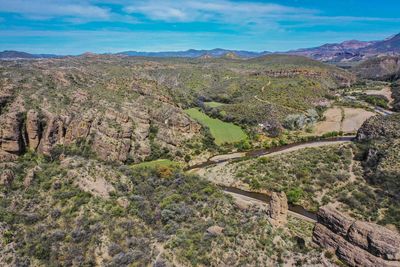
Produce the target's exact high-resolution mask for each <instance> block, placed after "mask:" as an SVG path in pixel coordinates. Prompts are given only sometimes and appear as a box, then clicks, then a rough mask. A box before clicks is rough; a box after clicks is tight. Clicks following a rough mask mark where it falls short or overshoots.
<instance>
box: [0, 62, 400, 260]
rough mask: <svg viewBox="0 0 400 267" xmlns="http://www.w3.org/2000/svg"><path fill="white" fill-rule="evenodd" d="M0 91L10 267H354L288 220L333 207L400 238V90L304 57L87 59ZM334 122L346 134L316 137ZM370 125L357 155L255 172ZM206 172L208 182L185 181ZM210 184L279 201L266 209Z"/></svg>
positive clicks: (289, 162) (45, 67) (2, 69)
mask: <svg viewBox="0 0 400 267" xmlns="http://www.w3.org/2000/svg"><path fill="white" fill-rule="evenodd" d="M358 74H359V73H358ZM383 76H384V75H383ZM383 76H382V77H383ZM382 79H383V78H382ZM390 85H391V87H389V86H390ZM0 89H1V90H0V242H1V250H0V262H1V263H4V264H3V265H4V266H49V265H52V264H54V263H58V264H60V265H63V266H64V265H66V266H71V265H72V266H96V265H100V266H146V265H154V266H257V265H258V266H264V265H267V266H268V265H288V266H293V265H297V266H299V265H302V266H327V265H334V266H335V265H338V266H340V265H341V264H343V263H342V262H345V263H348V264H350V265H353V266H354V265H357V264H358V262H356V263H354V262H355V261H354V260H352V259H353V258H351V257H353V256H352V255H354V253H353V254H351V255H350V254H348V257H347V258H344V257H342V256H343V255H342V254H343V253H340V251H342V250H343V246H345V245H346V246H348V244H347V243H346V242H348V241H349V242H353V241H352V240H348V238H347V232H346V235H345V236H342V237H336V236H332V235H331V234H330V233H329V230H326V229H324V228H323V227H328V228H329V227H330V224H327V223H326V222H325V221H324V222H322V221H321V219H320V218H319V219H318V222H317V226H316V227H315V228H314V231H313V227H314V225H313V223H314V222H315V218H314V217H312V216H311V217H307V216H304V215H301V214H298V213H297V214H296V212H293V211H292V210H290V209H291V208H292V205H293V204H297V205H301V206H302V208H305V209H307V210H309V211H314V212H316V211H317V210H318V209H320V208H321V207H322V206H324V205H325V204H327V203H332V204H333V206H334V208H335V211H332V213H335V212H338V211H340V212H343V213H345V215H343V216H349V215H351V216H352V217H354V218H356V219H357V220H360V221H361V220H362V221H368V222H371V223H372V222H373V223H376V224H379V225H381V226H378V225H374V226H373V227H374V228H379V227H380V228H379V229H391V230H387V231H393V235H394V236H396V234H397V231H398V230H399V229H400V225H399V221H400V219H399V217H398V214H399V206H398V204H397V203H400V202H399V186H398V181H397V180H398V179H397V178H398V177H399V175H400V173H399V168H398V162H400V159H399V158H398V149H399V147H398V141H399V139H400V138H399V135H398V133H399V130H400V119H399V115H398V114H393V115H387V114H389V113H387V112H391V111H389V110H386V109H384V108H387V109H389V108H392V105H393V110H396V105H397V102H398V100H397V94H396V92H397V91H396V90H397V83H393V84H388V83H385V82H376V81H366V80H359V79H358V78H357V76H356V75H354V74H352V73H351V72H349V71H347V70H343V69H339V68H336V67H334V66H331V65H326V64H323V63H320V62H317V61H314V60H311V59H308V58H305V57H301V56H289V55H268V56H264V57H260V58H253V59H248V60H242V59H237V58H236V57H235V56H234V55H232V56H226V57H223V58H218V59H215V58H198V59H187V58H186V59H185V58H139V57H126V56H115V55H94V54H85V55H83V56H79V57H65V58H51V59H31V60H7V61H0ZM372 89H373V90H372ZM390 89H391V90H392V91H391V92H393V94H392V95H393V99H392V98H391V97H390V99H389V98H387V97H386V96H388V90H389V93H390ZM380 93H382V94H385V95H386V96H384V95H383V96H380V95H379V94H380ZM376 94H378V96H376ZM382 97H386V100H384V99H383V98H382ZM389 102H390V103H389ZM392 102H393V103H392ZM378 105H381V106H382V107H381V108H382V110H383V111H382V110H377V109H376V106H378ZM332 110H334V111H337V112H338V114H339V115H340V116H335V117H337V121H335V122H334V123H338V125H339V128H332V129H331V128H329V129H327V128H323V127H322V128H321V127H319V126H320V123H325V122H329V120H330V117H329V116H328V115H329V114H330V112H332ZM379 112H381V114H383V115H379V116H376V117H375V116H374V115H375V114H379ZM335 114H336V113H335ZM336 115H337V114H336ZM371 116H372V117H371ZM368 117H371V118H370V119H368V120H367V121H366V122H365V123H363V121H364V120H366V119H367V118H368ZM362 123H363V125H362V127H361V129H360V130H359V131H358V133H357V138H356V139H357V140H356V142H355V143H351V137H344V138H343V139H341V140H342V141H340V140H339V141H333V142H323V141H321V142H318V143H317V144H316V145H313V143H307V144H300V145H295V144H294V146H293V147H291V148H289V149H285V150H282V151H280V150H279V149H278V150H277V151H276V152H275V153H271V154H267V155H265V156H262V157H259V158H252V159H249V158H246V156H248V155H251V154H252V152H253V153H255V154H257V151H259V150H260V149H262V148H264V149H269V148H272V149H274V148H278V147H280V146H284V145H287V144H293V143H296V142H299V141H307V140H308V141H310V140H315V139H321V138H322V139H324V138H327V137H335V136H340V135H343V134H344V133H346V134H350V135H351V134H355V131H356V130H357V128H358V127H359V126H360V125H361V124H362ZM349 125H350V126H351V127H350V126H349ZM314 127H316V128H317V129H314ZM226 130H229V131H230V133H229V134H224V131H226ZM251 149H258V150H254V151H250V152H249V153H247V154H246V153H245V152H241V151H244V150H251ZM227 152H236V153H234V154H224V153H227ZM255 157H256V156H255ZM208 158H210V160H207V159H208ZM213 160H214V161H213ZM220 161H221V162H220ZM197 163H200V164H199V166H200V167H199V169H197V170H200V171H199V173H200V174H201V176H203V177H199V176H197V175H195V174H191V173H189V172H185V170H187V168H189V166H192V165H195V164H197ZM204 163H206V164H205V165H204V166H205V167H202V164H204ZM208 163H211V164H210V165H207V164H208ZM219 163H221V164H219ZM227 180H228V181H229V183H224V181H227ZM215 184H224V185H229V186H234V187H237V188H242V189H243V188H244V189H246V190H249V191H255V192H258V193H260V194H265V195H268V203H265V201H264V202H263V201H260V200H259V199H254V198H251V197H246V196H244V195H240V194H237V193H234V192H233V193H232V192H229V193H224V192H223V188H222V189H221V188H219V187H217V186H216V185H215ZM250 193H251V192H250ZM264 197H265V196H264ZM288 204H289V205H288ZM288 209H289V210H290V212H289V211H288ZM321 210H323V208H322V209H321ZM336 210H338V211H336ZM320 212H321V211H320ZM314 216H315V214H314ZM320 217H321V216H320ZM343 218H344V217H343ZM354 220H355V219H354ZM328 221H329V220H328ZM343 221H346V219H343ZM352 222H353V221H352ZM354 224H356V222H354ZM322 226H323V227H322ZM369 226H370V225H369V224H368V227H369ZM383 227H386V228H383ZM321 229H322V230H326V231H324V232H323V234H326V235H325V237H324V239H321V238H320V239H318V240H319V241H318V240H317V238H318V236H323V235H321V234H319V235H318V233H321V231H322V230H321ZM368 229H369V228H368ZM319 230H321V231H319ZM347 230H348V229H346V231H347ZM349 231H350V230H349ZM360 231H361V230H360ZM326 236H328V237H332V239H333V240H334V243H335V244H333V245H332V242H333V241H326V240H328V238H326ZM343 238H344V239H345V241H343V240H342V239H343ZM313 239H314V240H313ZM346 240H347V241H346ZM379 240H380V239H379ZM385 240H386V239H385ZM396 240H397V239H396ZM325 241H326V242H325ZM354 242H355V241H354ZM354 242H353V243H352V244H353V245H354V244H356V245H358V243H354ZM357 242H358V241H357ZM360 242H361V241H360ZM396 242H397V241H396ZM326 243H328V244H329V245H330V246H331V247H329V246H328V245H326ZM238 244H240V245H238ZM317 244H319V245H320V246H321V247H322V248H324V249H325V248H334V250H335V251H334V252H335V254H336V256H334V255H333V254H329V253H328V252H323V251H322V250H321V249H320V248H319V247H318V246H317ZM353 245H352V246H353ZM379 248H381V246H379ZM366 250H367V252H365V253H369V254H372V255H373V256H374V257H376V256H377V257H381V256H382V255H383V256H382V257H383V258H384V259H383V260H385V261H386V260H393V259H392V258H393V257H392V256H390V257H392V258H390V259H388V256H387V255H392V254H387V253H386V251H385V252H382V253H381V254H379V255H377V254H376V253H375V252H374V251H370V250H369V249H366ZM353 252H354V251H353ZM356 252H357V251H356ZM385 253H386V254H385ZM394 253H397V252H394ZM369 254H368V255H369ZM346 255H347V254H346ZM362 255H364V254H362ZM366 255H367V254H366ZM396 255H397V254H396ZM368 257H369V256H368ZM368 257H367V256H365V257H364V258H368ZM396 257H397V256H395V260H398V259H397V258H396ZM347 259H350V260H347ZM0 265H1V264H0Z"/></svg>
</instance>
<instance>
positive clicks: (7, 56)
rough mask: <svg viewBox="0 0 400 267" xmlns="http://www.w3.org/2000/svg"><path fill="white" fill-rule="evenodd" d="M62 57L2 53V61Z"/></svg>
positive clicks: (14, 52)
mask: <svg viewBox="0 0 400 267" xmlns="http://www.w3.org/2000/svg"><path fill="white" fill-rule="evenodd" d="M57 57H62V56H59V55H53V54H29V53H25V52H20V51H12V50H5V51H3V52H0V59H18V58H21V59H33V58H57Z"/></svg>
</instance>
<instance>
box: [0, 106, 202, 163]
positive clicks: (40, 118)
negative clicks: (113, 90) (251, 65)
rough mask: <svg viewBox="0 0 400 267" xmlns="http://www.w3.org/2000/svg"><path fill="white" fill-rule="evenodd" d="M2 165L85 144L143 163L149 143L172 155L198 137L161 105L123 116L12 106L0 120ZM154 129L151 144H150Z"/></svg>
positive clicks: (112, 157) (191, 125)
mask: <svg viewBox="0 0 400 267" xmlns="http://www.w3.org/2000/svg"><path fill="white" fill-rule="evenodd" d="M0 125H1V129H0V160H1V161H10V160H14V159H16V157H17V156H18V155H21V154H22V153H24V152H25V151H28V150H30V151H37V152H39V153H42V154H45V155H50V154H51V151H52V149H54V148H55V147H56V146H57V145H72V144H74V143H76V142H77V141H80V142H85V143H87V144H88V145H89V146H90V148H91V149H92V150H93V151H94V152H95V154H96V155H97V156H98V157H99V158H100V159H102V160H107V161H117V162H126V161H127V160H131V161H135V162H138V161H142V160H144V159H145V158H146V157H148V156H150V155H151V153H152V144H151V142H157V143H158V144H159V146H160V147H163V148H165V149H166V150H168V151H171V152H176V151H178V150H179V149H180V146H181V145H182V143H183V142H185V141H186V140H189V139H190V138H193V137H195V136H196V135H197V134H199V132H200V128H201V127H200V125H199V124H197V123H196V122H194V121H193V120H191V119H190V118H188V117H187V116H185V115H184V114H182V113H179V112H178V111H177V108H176V107H174V106H172V105H169V104H165V105H164V106H163V108H162V109H161V111H157V112H156V111H154V110H150V109H148V110H146V109H143V108H142V107H141V106H140V105H138V104H135V103H132V104H130V105H129V109H128V107H127V110H126V112H119V111H116V110H114V109H111V108H109V109H106V110H105V111H99V110H96V109H95V108H93V109H90V110H88V111H86V112H84V113H81V114H80V113H78V112H71V113H66V114H54V113H52V112H49V111H47V110H45V109H37V110H36V109H30V110H28V111H25V109H24V107H23V106H18V107H15V106H14V107H13V105H11V107H10V110H9V111H8V112H5V113H4V114H1V115H0ZM151 127H153V131H154V133H153V134H154V135H155V136H154V137H153V139H154V140H150V135H151V133H150V131H151V130H152V129H151ZM154 129H156V130H154Z"/></svg>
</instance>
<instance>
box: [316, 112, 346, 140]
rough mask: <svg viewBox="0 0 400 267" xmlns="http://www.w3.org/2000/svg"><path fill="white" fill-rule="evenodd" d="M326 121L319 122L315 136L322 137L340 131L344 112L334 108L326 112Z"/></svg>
mask: <svg viewBox="0 0 400 267" xmlns="http://www.w3.org/2000/svg"><path fill="white" fill-rule="evenodd" d="M324 116H325V118H326V119H325V120H324V121H321V122H318V123H317V125H316V127H315V134H317V135H322V134H324V133H327V132H332V131H340V123H341V120H342V110H341V109H340V108H338V107H333V108H330V109H328V110H327V111H325V113H324Z"/></svg>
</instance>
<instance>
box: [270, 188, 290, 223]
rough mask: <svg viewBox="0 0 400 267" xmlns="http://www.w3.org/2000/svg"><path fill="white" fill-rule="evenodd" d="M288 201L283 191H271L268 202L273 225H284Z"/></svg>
mask: <svg viewBox="0 0 400 267" xmlns="http://www.w3.org/2000/svg"><path fill="white" fill-rule="evenodd" d="M287 214H288V202H287V197H286V194H285V193H284V192H280V193H277V192H273V193H272V194H271V200H270V202H269V216H270V218H271V223H272V224H273V225H275V226H282V225H285V224H286V222H287Z"/></svg>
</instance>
